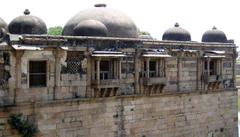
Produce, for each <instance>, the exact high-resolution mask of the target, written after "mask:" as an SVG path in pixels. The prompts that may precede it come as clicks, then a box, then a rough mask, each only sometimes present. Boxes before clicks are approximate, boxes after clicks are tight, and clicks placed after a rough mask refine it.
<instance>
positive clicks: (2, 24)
mask: <svg viewBox="0 0 240 137" xmlns="http://www.w3.org/2000/svg"><path fill="white" fill-rule="evenodd" d="M2 28H4V29H5V30H7V23H6V22H5V21H4V20H3V19H2V18H0V29H2Z"/></svg>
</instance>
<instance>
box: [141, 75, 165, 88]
mask: <svg viewBox="0 0 240 137" xmlns="http://www.w3.org/2000/svg"><path fill="white" fill-rule="evenodd" d="M141 81H142V82H143V85H145V86H151V85H166V83H167V79H166V78H165V77H151V78H141Z"/></svg>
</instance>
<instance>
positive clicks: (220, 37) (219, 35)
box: [202, 26, 227, 42]
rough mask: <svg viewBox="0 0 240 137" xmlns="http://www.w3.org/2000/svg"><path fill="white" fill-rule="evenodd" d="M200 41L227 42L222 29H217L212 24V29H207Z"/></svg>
mask: <svg viewBox="0 0 240 137" xmlns="http://www.w3.org/2000/svg"><path fill="white" fill-rule="evenodd" d="M202 42H227V37H226V35H225V33H224V32H223V31H221V30H217V28H216V27H215V26H214V27H213V28H212V30H208V31H206V32H205V33H204V34H203V36H202Z"/></svg>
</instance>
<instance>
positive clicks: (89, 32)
mask: <svg viewBox="0 0 240 137" xmlns="http://www.w3.org/2000/svg"><path fill="white" fill-rule="evenodd" d="M73 31H74V36H103V37H104V36H107V35H108V30H107V27H106V26H105V25H104V24H103V23H101V22H100V21H97V20H84V21H81V22H79V23H78V24H77V26H75V27H74V29H73Z"/></svg>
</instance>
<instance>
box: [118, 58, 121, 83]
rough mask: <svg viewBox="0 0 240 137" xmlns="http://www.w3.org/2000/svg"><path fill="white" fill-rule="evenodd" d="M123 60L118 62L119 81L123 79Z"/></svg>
mask: <svg viewBox="0 0 240 137" xmlns="http://www.w3.org/2000/svg"><path fill="white" fill-rule="evenodd" d="M121 60H122V59H121V58H120V59H119V61H118V79H121V78H122V77H121V73H122V71H121V70H122V67H121Z"/></svg>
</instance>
